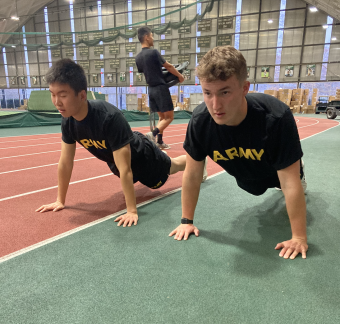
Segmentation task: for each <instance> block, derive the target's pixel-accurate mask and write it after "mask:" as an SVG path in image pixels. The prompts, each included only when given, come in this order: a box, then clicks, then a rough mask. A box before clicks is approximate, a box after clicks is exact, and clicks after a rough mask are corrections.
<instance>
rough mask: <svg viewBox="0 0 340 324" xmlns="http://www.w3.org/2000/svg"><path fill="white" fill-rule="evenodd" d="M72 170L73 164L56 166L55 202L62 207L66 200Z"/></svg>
mask: <svg viewBox="0 0 340 324" xmlns="http://www.w3.org/2000/svg"><path fill="white" fill-rule="evenodd" d="M72 170H73V162H72V163H71V164H70V165H66V164H63V163H59V164H58V197H57V201H60V202H61V203H62V204H63V205H64V204H65V200H66V193H67V190H68V186H69V183H70V179H71V175H72Z"/></svg>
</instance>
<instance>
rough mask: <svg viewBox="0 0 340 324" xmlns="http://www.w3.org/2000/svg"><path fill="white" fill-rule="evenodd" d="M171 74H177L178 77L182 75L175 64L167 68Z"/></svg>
mask: <svg viewBox="0 0 340 324" xmlns="http://www.w3.org/2000/svg"><path fill="white" fill-rule="evenodd" d="M167 70H168V71H169V72H170V73H171V74H173V75H176V76H177V77H180V76H181V73H179V72H178V71H177V70H176V69H175V67H174V66H173V65H171V67H169V68H168V69H167Z"/></svg>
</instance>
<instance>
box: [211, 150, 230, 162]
mask: <svg viewBox="0 0 340 324" xmlns="http://www.w3.org/2000/svg"><path fill="white" fill-rule="evenodd" d="M218 160H224V161H228V159H227V158H225V157H224V156H223V155H222V154H221V153H220V152H219V151H214V162H217V161H218Z"/></svg>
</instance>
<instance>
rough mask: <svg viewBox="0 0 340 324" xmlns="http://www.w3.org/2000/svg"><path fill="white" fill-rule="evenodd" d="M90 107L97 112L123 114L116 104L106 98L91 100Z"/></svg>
mask: <svg viewBox="0 0 340 324" xmlns="http://www.w3.org/2000/svg"><path fill="white" fill-rule="evenodd" d="M89 109H91V110H95V112H96V114H106V115H115V114H121V111H120V110H119V109H118V108H117V107H116V106H114V105H112V104H110V103H109V102H106V101H104V100H89Z"/></svg>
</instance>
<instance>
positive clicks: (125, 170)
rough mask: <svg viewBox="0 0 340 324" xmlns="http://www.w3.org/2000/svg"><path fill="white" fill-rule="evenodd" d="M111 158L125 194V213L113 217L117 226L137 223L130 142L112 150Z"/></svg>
mask: <svg viewBox="0 0 340 324" xmlns="http://www.w3.org/2000/svg"><path fill="white" fill-rule="evenodd" d="M113 158H114V160H115V163H116V166H117V168H118V170H119V173H120V182H121V184H122V189H123V193H124V196H125V202H126V210H127V213H126V214H124V215H122V216H119V217H117V218H116V219H115V221H116V222H119V223H118V226H120V225H121V224H123V227H125V226H127V225H128V226H131V225H132V224H134V225H137V221H138V214H137V205H136V195H135V188H134V185H133V174H132V170H131V149H130V144H127V145H125V146H124V147H122V148H121V149H119V150H117V151H114V152H113Z"/></svg>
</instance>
